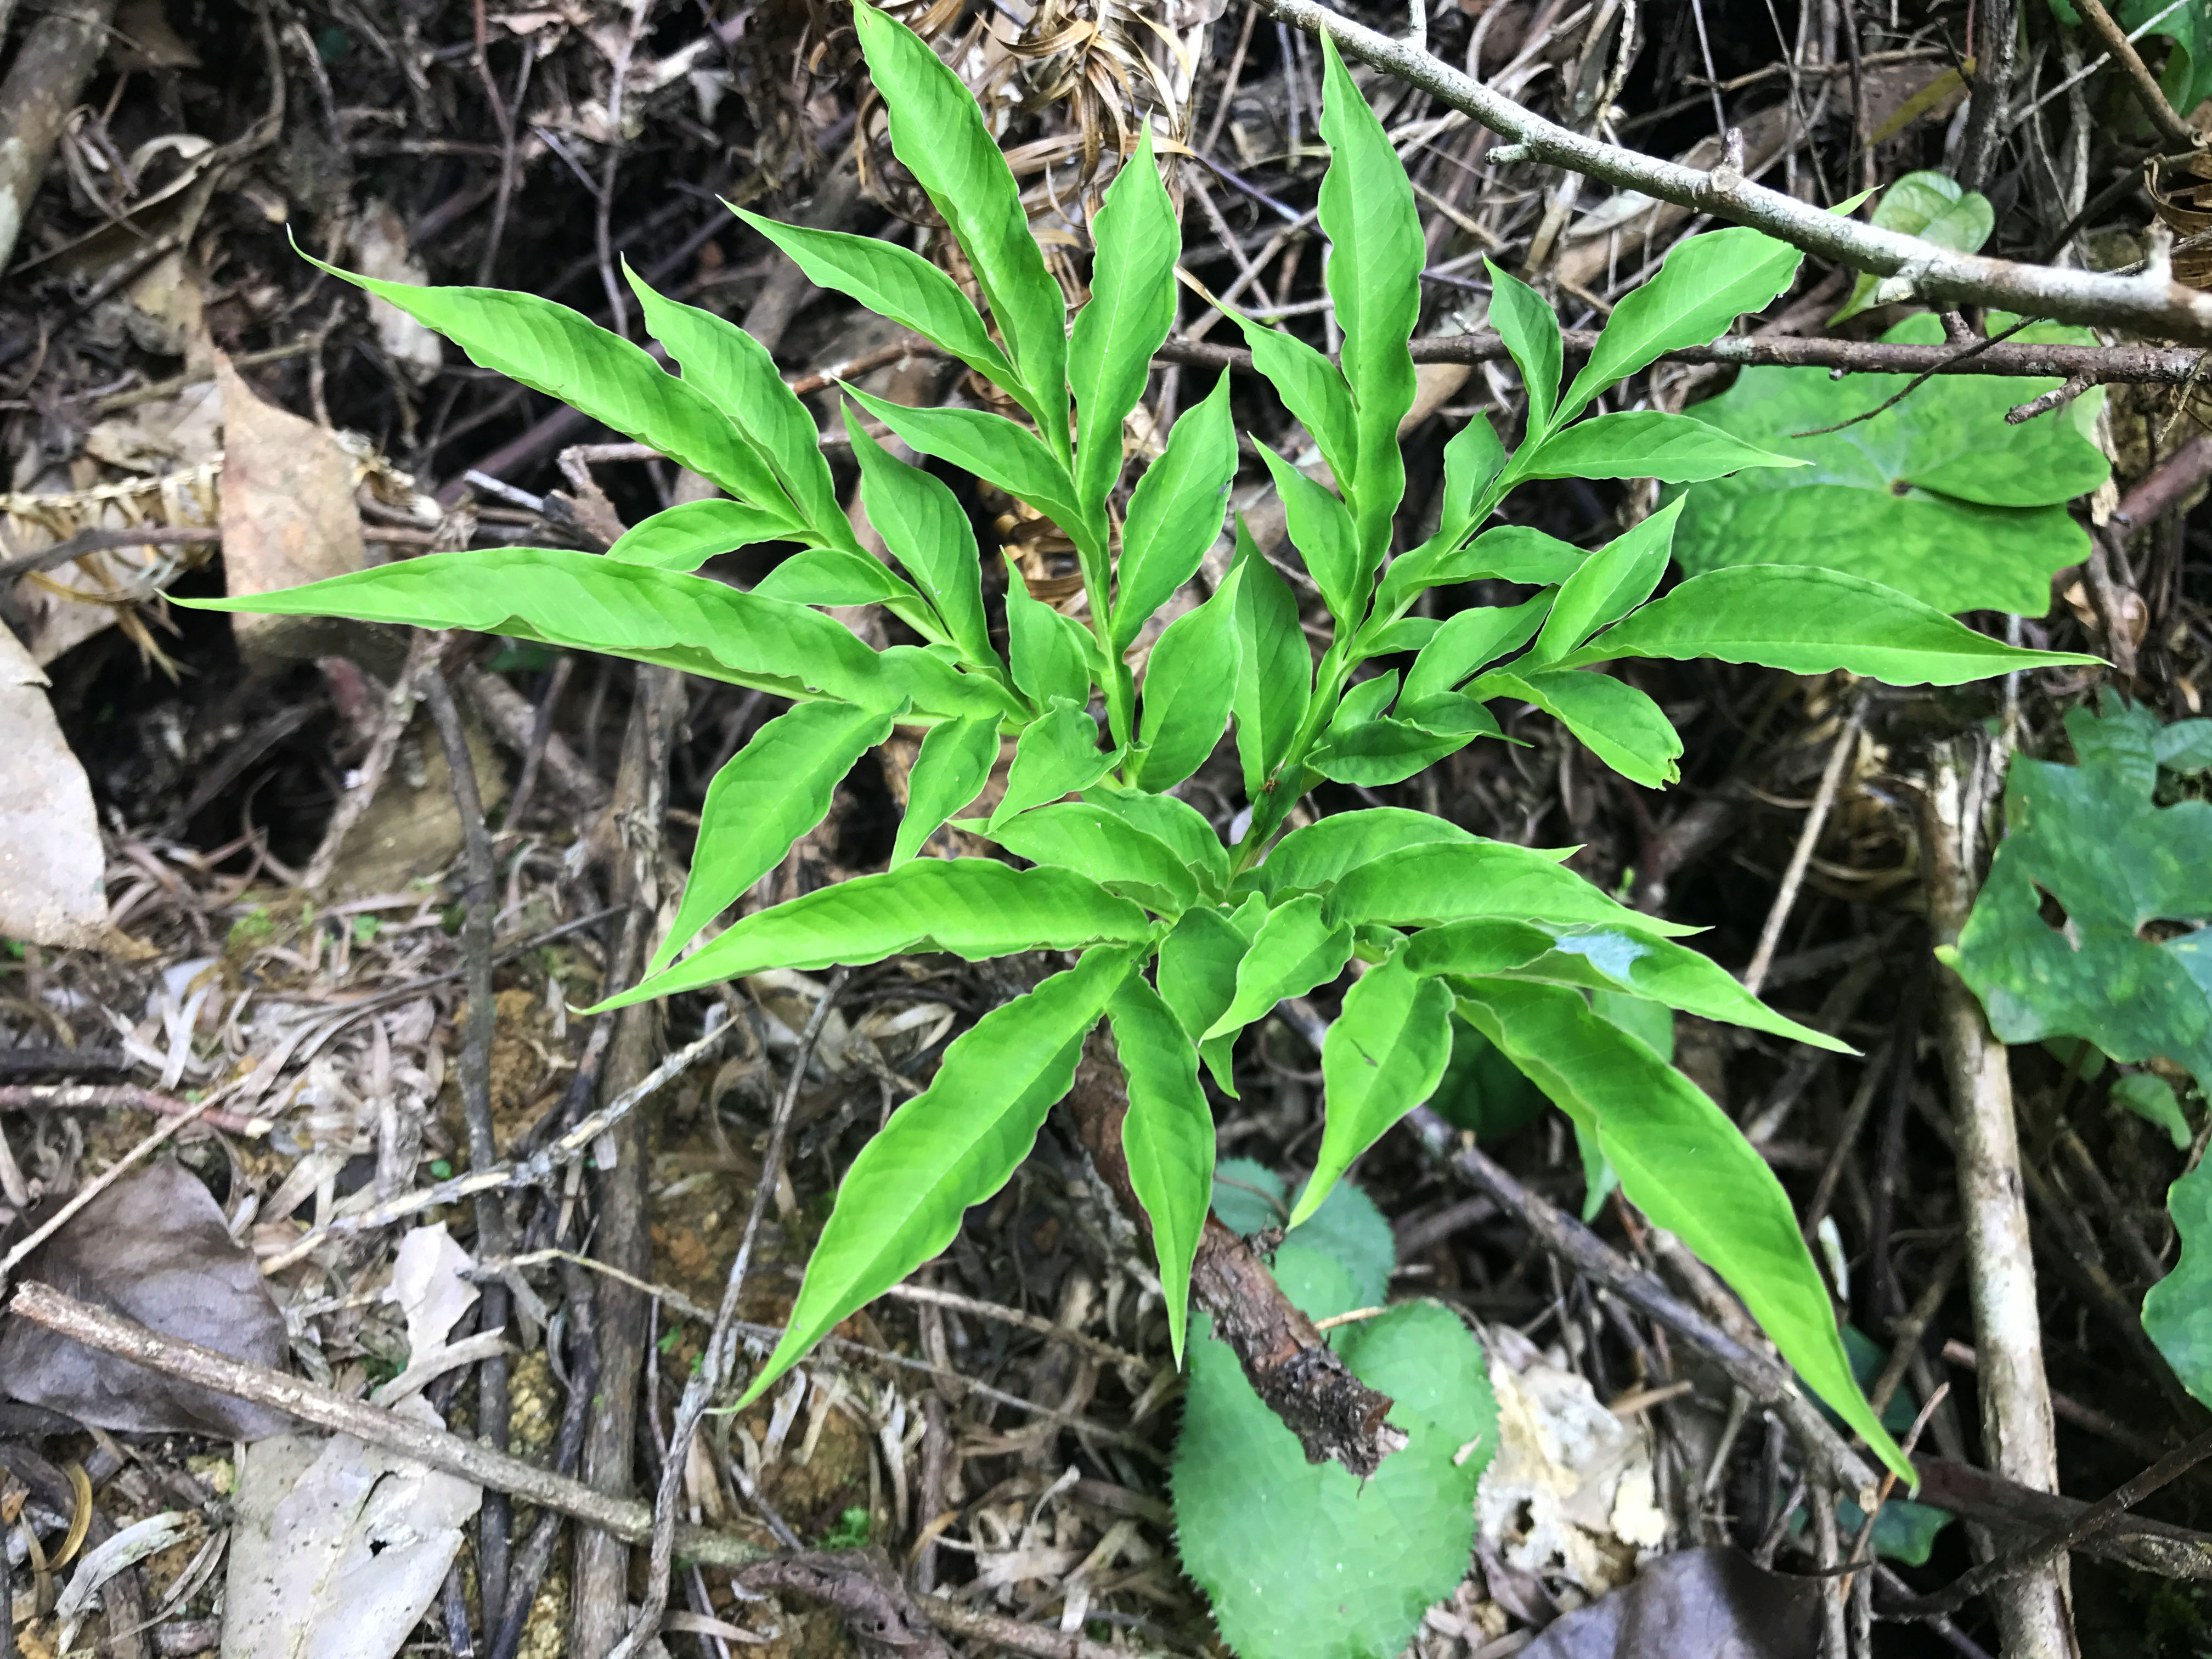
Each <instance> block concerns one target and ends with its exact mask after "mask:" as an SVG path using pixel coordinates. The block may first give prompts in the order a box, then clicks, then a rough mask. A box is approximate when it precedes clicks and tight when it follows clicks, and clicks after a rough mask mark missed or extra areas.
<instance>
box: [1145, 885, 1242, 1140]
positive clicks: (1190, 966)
mask: <svg viewBox="0 0 2212 1659" xmlns="http://www.w3.org/2000/svg"><path fill="white" fill-rule="evenodd" d="M1266 919H1267V901H1266V900H1265V899H1264V898H1262V897H1261V896H1259V895H1258V894H1257V893H1255V894H1253V895H1252V896H1250V897H1249V898H1248V899H1246V900H1245V901H1244V902H1243V904H1241V905H1239V906H1238V907H1237V908H1236V909H1235V910H1233V911H1225V910H1216V909H1213V908H1209V907H1207V906H1206V905H1199V906H1197V907H1195V908H1192V909H1188V910H1186V911H1184V912H1183V913H1182V917H1181V919H1180V920H1178V921H1176V925H1175V927H1174V928H1173V930H1172V931H1171V932H1170V933H1169V934H1168V936H1167V938H1166V939H1164V940H1163V941H1162V942H1161V945H1160V965H1159V982H1160V996H1161V998H1162V999H1163V1000H1164V1001H1165V1002H1166V1003H1167V1005H1168V1006H1169V1007H1170V1009H1172V1010H1173V1011H1174V1012H1175V1017H1176V1019H1177V1020H1179V1021H1180V1022H1182V1028H1183V1030H1184V1032H1185V1033H1186V1034H1187V1035H1188V1036H1189V1038H1190V1040H1191V1041H1192V1042H1195V1043H1197V1044H1198V1049H1199V1054H1200V1057H1201V1058H1203V1059H1204V1060H1205V1061H1206V1070H1207V1071H1209V1072H1211V1073H1213V1080H1214V1082H1215V1083H1217V1084H1218V1085H1220V1087H1221V1092H1222V1093H1224V1094H1225V1095H1227V1096H1228V1097H1230V1098H1231V1099H1232V1100H1233V1099H1235V1098H1236V1097H1237V1074H1236V1067H1235V1066H1234V1064H1233V1060H1234V1057H1235V1056H1234V1052H1233V1051H1234V1049H1235V1046H1236V1041H1237V1039H1236V1036H1235V1035H1234V1034H1233V1033H1225V1034H1223V1035H1222V1036H1217V1037H1214V1038H1212V1039H1211V1040H1203V1039H1205V1036H1206V1028H1207V1027H1209V1026H1210V1025H1212V1024H1213V1022H1214V1021H1215V1020H1217V1019H1218V1018H1220V1017H1221V1016H1222V1015H1223V1014H1225V1013H1226V1012H1228V1010H1229V1005H1230V1004H1231V1002H1233V1001H1235V1000H1236V998H1237V963H1240V962H1242V961H1243V959H1244V953H1245V952H1246V951H1249V950H1250V949H1251V947H1252V939H1253V937H1254V936H1255V934H1257V933H1259V931H1260V924H1261V922H1262V921H1265V920H1266Z"/></svg>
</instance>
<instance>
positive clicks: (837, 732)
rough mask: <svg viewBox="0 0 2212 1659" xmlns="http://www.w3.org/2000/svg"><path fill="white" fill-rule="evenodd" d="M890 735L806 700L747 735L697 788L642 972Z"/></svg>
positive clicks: (662, 959) (799, 832)
mask: <svg viewBox="0 0 2212 1659" xmlns="http://www.w3.org/2000/svg"><path fill="white" fill-rule="evenodd" d="M890 732H891V716H890V714H884V713H880V712H878V711H876V710H873V709H868V708H854V707H853V706H852V705H851V704H850V703H841V702H807V703H801V704H799V707H798V708H793V709H792V710H791V711H790V712H789V713H787V714H779V715H777V716H776V717H775V719H774V720H770V721H769V723H768V724H767V725H765V726H762V727H761V728H760V730H759V731H757V732H754V733H753V737H752V741H751V742H750V743H748V744H746V745H745V746H744V748H743V749H740V750H738V752H737V753H736V754H735V755H733V756H732V757H730V760H729V763H728V764H727V765H726V766H724V767H723V768H722V769H721V770H720V771H719V772H717V773H716V774H714V781H713V782H712V783H710V784H708V786H707V799H706V802H705V804H704V805H702V806H701V808H700V809H699V842H698V846H697V848H696V849H695V850H694V851H693V853H692V854H691V876H690V880H688V881H686V882H685V883H684V899H683V902H682V903H680V904H678V906H677V908H676V919H675V921H671V922H670V923H669V924H668V934H667V937H666V938H665V939H662V940H661V942H660V946H659V949H658V950H656V951H653V959H652V960H651V961H650V962H648V963H647V964H646V971H647V973H648V974H657V973H659V971H660V970H661V969H663V968H665V967H666V966H667V965H668V964H669V963H670V962H671V960H672V959H673V958H674V957H675V955H676V953H677V952H678V951H680V950H682V949H683V948H684V946H685V945H689V944H690V942H691V941H692V939H695V938H696V937H697V935H698V933H699V930H700V929H701V928H702V927H705V926H706V925H707V924H708V922H710V921H713V920H714V918H715V917H716V916H718V915H721V914H722V912H723V911H725V910H726V909H727V908H729V907H730V906H731V905H732V904H734V903H735V902H737V901H738V899H739V898H740V897H742V896H744V892H745V890H746V889H747V888H749V887H750V886H751V885H752V884H754V883H755V882H757V881H758V880H759V879H760V878H762V877H763V876H764V875H766V874H768V872H769V871H771V870H773V869H775V866H777V865H778V864H779V863H780V862H781V861H782V859H783V855H784V854H786V853H787V852H789V851H790V850H791V845H792V843H793V842H795V841H797V840H798V839H799V837H800V836H803V835H805V833H806V832H807V831H808V830H810V829H813V828H814V826H815V825H816V824H817V823H821V822H822V820H823V818H825V817H828V816H829V801H830V798H831V796H832V795H833V794H834V793H836V788H837V784H838V781H839V780H841V779H842V778H843V777H844V775H845V774H846V773H848V772H849V771H851V770H852V769H853V763H854V762H855V761H857V760H859V759H860V757H861V756H862V755H863V754H865V753H866V751H867V750H871V749H872V748H874V747H875V746H876V744H879V743H881V742H882V741H883V740H884V738H887V737H889V736H890Z"/></svg>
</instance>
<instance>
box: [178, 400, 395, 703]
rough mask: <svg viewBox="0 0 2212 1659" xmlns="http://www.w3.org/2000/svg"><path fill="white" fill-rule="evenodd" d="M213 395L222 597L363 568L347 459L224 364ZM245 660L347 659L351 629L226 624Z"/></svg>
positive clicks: (249, 620)
mask: <svg viewBox="0 0 2212 1659" xmlns="http://www.w3.org/2000/svg"><path fill="white" fill-rule="evenodd" d="M216 380H218V382H219V383H220V384H221V385H222V410H223V421H222V426H223V453H222V562H223V569H224V572H225V574H226V575H227V577H228V583H229V591H230V596H231V597H232V598H233V599H239V598H242V597H244V596H246V595H247V594H252V593H267V592H272V591H274V590H275V589H277V588H280V587H296V586H299V585H300V584H301V583H302V582H311V581H319V580H321V579H322V578H324V577H325V576H342V575H344V574H347V573H348V572H349V571H354V570H359V569H361V568H362V567H363V566H364V565H365V564H366V563H367V562H368V556H367V553H366V551H365V550H364V549H363V548H362V536H361V515H360V513H359V511H358V509H356V507H355V505H354V494H353V475H354V464H353V459H352V457H350V456H349V455H348V454H347V453H346V452H345V450H344V449H343V447H340V445H339V443H338V441H337V439H336V438H334V437H333V436H331V434H330V433H328V432H326V431H325V430H324V429H323V428H321V427H319V426H317V425H316V424H315V423H314V422H313V421H303V420H301V418H300V417H299V416H296V415H294V414H290V413H289V412H288V411H286V410H282V409H278V408H277V407H276V406H275V405H274V404H267V403H264V402H263V401H262V400H261V398H259V397H258V396H257V395H256V394H255V392H254V390H253V388H252V386H248V385H247V384H246V381H245V380H244V379H242V378H241V377H240V374H238V372H237V371H236V370H235V369H234V368H232V367H231V366H230V360H229V359H228V358H227V357H218V358H217V359H216ZM231 623H232V626H233V628H234V629H235V630H236V633H237V636H238V644H239V648H240V651H241V652H243V653H245V654H246V656H247V657H248V658H253V657H260V658H263V659H270V658H301V657H325V656H355V655H357V654H358V653H359V648H360V644H361V641H362V637H363V635H362V632H361V630H360V629H359V627H358V625H356V624H353V623H343V622H336V621H333V620H331V619H328V618H324V617H254V616H246V615H239V616H234V617H232V618H231Z"/></svg>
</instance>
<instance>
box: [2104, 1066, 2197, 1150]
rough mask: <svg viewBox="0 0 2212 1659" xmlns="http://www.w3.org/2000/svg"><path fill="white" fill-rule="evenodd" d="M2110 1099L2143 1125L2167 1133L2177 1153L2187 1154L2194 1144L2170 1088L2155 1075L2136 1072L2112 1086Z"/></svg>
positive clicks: (2171, 1087)
mask: <svg viewBox="0 0 2212 1659" xmlns="http://www.w3.org/2000/svg"><path fill="white" fill-rule="evenodd" d="M2112 1099H2113V1101H2114V1103H2117V1104H2118V1105H2121V1106H2124V1107H2125V1108H2126V1109H2128V1110H2129V1111H2130V1112H2133V1113H2134V1114H2135V1115H2136V1116H2137V1117H2139V1118H2141V1119H2142V1120H2143V1121H2145V1122H2146V1123H2154V1124H2156V1125H2157V1126H2158V1127H2160V1128H2161V1129H2163V1130H2165V1131H2166V1138H2167V1139H2169V1140H2171V1141H2172V1142H2173V1150H2174V1151H2176V1152H2187V1151H2188V1150H2189V1149H2190V1147H2191V1145H2192V1144H2193V1143H2194V1142H2195V1140H2196V1138H2197V1137H2196V1133H2195V1132H2194V1131H2193V1130H2191V1128H2190V1127H2189V1118H2188V1115H2186V1114H2185V1113H2184V1112H2183V1111H2182V1109H2181V1102H2180V1100H2179V1098H2178V1097H2176V1096H2175V1094H2174V1092H2173V1085H2172V1084H2171V1083H2168V1082H2167V1081H2166V1079H2164V1078H2162V1077H2160V1076H2159V1075H2158V1073H2155V1072H2136V1073H2131V1074H2130V1075H2129V1076H2127V1077H2124V1078H2122V1079H2120V1080H2119V1081H2118V1082H2117V1083H2115V1084H2113V1085H2112Z"/></svg>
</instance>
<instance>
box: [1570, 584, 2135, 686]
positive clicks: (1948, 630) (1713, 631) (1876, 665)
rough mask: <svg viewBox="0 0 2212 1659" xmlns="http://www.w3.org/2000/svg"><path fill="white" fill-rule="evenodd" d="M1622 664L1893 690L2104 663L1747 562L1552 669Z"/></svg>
mask: <svg viewBox="0 0 2212 1659" xmlns="http://www.w3.org/2000/svg"><path fill="white" fill-rule="evenodd" d="M1620 657H1662V658H1672V659H1677V660H1682V661H1686V660H1688V659H1692V658H1696V657H1716V658H1718V659H1720V660H1721V661H1723V662H1745V663H1759V664H1762V665H1765V666H1766V667H1769V668H1781V669H1786V670H1788V671H1790V672H1791V673H1793V674H1826V673H1831V672H1833V671H1835V670H1837V669H1838V668H1840V669H1844V670H1846V671H1849V672H1850V673H1854V674H1863V675H1865V676H1866V677H1867V678H1869V679H1877V680H1881V681H1883V682H1884V683H1885V684H1890V685H1960V684H1965V683H1966V681H1968V680H1983V679H1990V678H1995V677H1996V676H1997V675H1999V674H2005V673H2010V672H2012V671H2015V670H2018V669H2022V668H2057V667H2063V666H2068V665H2075V664H2081V665H2093V664H2094V663H2095V662H2096V659H2095V658H2093V657H2083V656H2078V655H2076V654H2075V653H2072V652H2066V651H2022V650H2019V649H2016V648H2015V647H2011V646H2008V645H2005V644H2002V643H2001V642H2000V641H1996V640H1993V639H1990V638H1989V637H1988V636H1987V635H1982V634H1977V633H1975V632H1974V631H1973V629H1971V628H1967V627H1965V626H1963V625H1962V624H1960V623H1956V622H1954V621H1953V620H1952V619H1951V618H1950V617H1947V616H1945V615H1944V614H1943V613H1942V611H1937V610H1935V609H1934V608H1932V607H1931V606H1929V605H1923V604H1922V603H1921V602H1920V601H1919V600H1918V599H1914V598H1912V597H1911V595H1910V594H1905V593H1900V592H1898V591H1897V590H1896V589H1895V588H1893V587H1884V586H1881V584H1880V583H1878V582H1871V581H1869V580H1866V578H1865V577H1863V576H1852V575H1847V574H1844V572H1843V571H1840V570H1820V569H1815V568H1812V567H1810V566H1806V565H1739V566H1737V567H1735V568H1732V569H1728V570H1716V571H1714V572H1712V573H1711V574H1709V575H1704V576H1693V577H1692V578H1691V579H1690V580H1688V581H1686V582H1684V583H1682V584H1681V585H1680V586H1677V587H1676V588H1675V589H1674V591H1673V592H1670V593H1668V595H1667V596H1666V597H1665V598H1664V599H1656V600H1654V601H1653V602H1652V603H1651V604H1650V605H1645V606H1644V608H1643V609H1642V610H1641V611H1638V612H1637V613H1636V614H1635V615H1634V616H1632V617H1629V619H1628V620H1627V621H1626V622H1624V623H1619V624H1617V625H1616V626H1614V627H1613V628H1609V629H1607V630H1606V631H1605V632H1604V633H1602V634H1600V635H1598V636H1597V637H1596V638H1595V639H1593V640H1591V641H1589V644H1588V645H1586V646H1584V647H1582V648H1581V649H1580V650H1578V651H1574V652H1571V653H1569V654H1567V655H1566V656H1565V657H1562V658H1560V659H1559V660H1558V661H1557V662H1555V663H1553V667H1555V668H1574V667H1578V666H1580V665H1583V664H1585V663H1593V662H1609V661H1612V660H1613V659H1616V658H1620Z"/></svg>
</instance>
